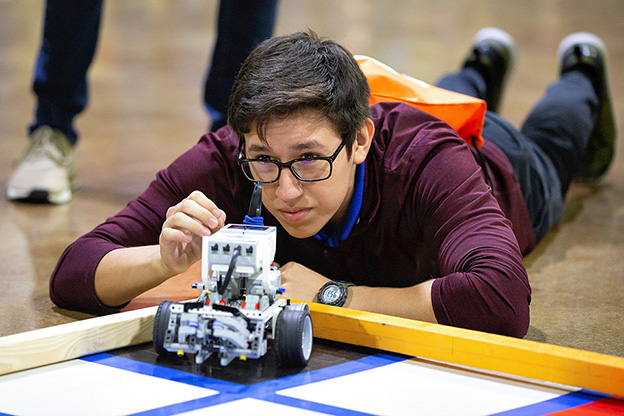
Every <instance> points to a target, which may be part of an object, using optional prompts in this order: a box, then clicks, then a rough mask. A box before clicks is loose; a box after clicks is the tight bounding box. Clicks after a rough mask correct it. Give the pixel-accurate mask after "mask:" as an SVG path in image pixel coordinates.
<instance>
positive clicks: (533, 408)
mask: <svg viewBox="0 0 624 416" xmlns="http://www.w3.org/2000/svg"><path fill="white" fill-rule="evenodd" d="M603 397H604V396H600V395H597V394H595V393H591V392H589V391H586V390H580V391H575V392H571V393H568V394H564V395H562V396H559V397H555V398H553V399H550V400H545V401H543V402H539V403H534V404H530V405H528V406H524V407H519V408H517V409H511V410H507V411H504V412H500V413H494V414H493V415H490V416H542V415H549V414H551V413H555V412H560V411H562V410H568V409H571V408H573V407H577V406H582V405H584V404H588V403H592V402H595V401H597V400H600V399H602V398H603Z"/></svg>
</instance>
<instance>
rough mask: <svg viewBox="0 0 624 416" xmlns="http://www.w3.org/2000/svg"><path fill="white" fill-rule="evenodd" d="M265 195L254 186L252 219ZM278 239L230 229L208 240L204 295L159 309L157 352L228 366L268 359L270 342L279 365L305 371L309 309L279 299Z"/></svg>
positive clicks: (262, 229)
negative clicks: (212, 360)
mask: <svg viewBox="0 0 624 416" xmlns="http://www.w3.org/2000/svg"><path fill="white" fill-rule="evenodd" d="M259 195H261V184H256V188H255V189H254V195H253V196H252V203H251V206H252V208H250V215H251V214H252V213H253V212H254V207H255V214H259V212H260V209H259V207H260V197H259ZM247 218H248V219H251V217H249V216H248V217H247ZM255 218H259V215H257V216H256V217H255ZM250 222H253V221H250ZM276 235H277V230H276V228H275V227H267V226H264V225H254V224H229V225H227V226H225V227H224V228H222V229H221V230H219V231H218V232H216V233H214V234H213V235H211V236H207V237H203V239H202V271H201V278H202V281H201V282H198V283H195V284H194V285H193V287H195V288H197V289H199V290H202V292H201V294H200V295H199V297H198V298H197V300H196V301H193V302H183V303H180V302H170V301H164V302H162V303H161V304H160V305H159V307H158V310H157V312H156V316H155V318H154V332H153V343H154V348H155V350H156V352H157V353H158V354H167V353H177V354H178V355H184V354H188V355H190V356H194V358H195V363H197V364H202V363H203V362H204V361H205V360H207V359H208V358H209V357H210V356H211V355H212V354H216V355H218V357H219V359H220V364H221V365H222V366H227V365H228V364H229V363H230V362H232V360H233V359H234V358H237V357H238V358H240V359H242V360H246V359H247V358H254V359H257V358H260V357H262V356H263V355H265V354H266V353H267V351H268V340H271V339H272V340H274V349H275V353H276V357H277V361H278V363H279V364H280V365H281V366H291V367H292V366H300V367H303V366H306V365H307V363H308V361H309V359H310V355H311V353H312V340H313V332H312V320H311V317H310V310H309V307H308V305H307V304H304V303H301V304H295V303H292V304H291V303H290V300H285V299H282V298H280V295H281V293H282V292H283V290H282V289H280V285H281V273H280V271H279V269H278V268H277V267H276V266H275V265H273V264H272V263H273V259H274V256H275V247H276Z"/></svg>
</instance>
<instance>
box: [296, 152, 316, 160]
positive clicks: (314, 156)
mask: <svg viewBox="0 0 624 416" xmlns="http://www.w3.org/2000/svg"><path fill="white" fill-rule="evenodd" d="M317 157H319V156H318V155H317V154H316V153H306V154H304V155H302V156H301V157H300V159H316V158H317Z"/></svg>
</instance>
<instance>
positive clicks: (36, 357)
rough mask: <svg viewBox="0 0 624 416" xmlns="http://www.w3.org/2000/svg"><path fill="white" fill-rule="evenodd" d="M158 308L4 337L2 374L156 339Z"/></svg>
mask: <svg viewBox="0 0 624 416" xmlns="http://www.w3.org/2000/svg"><path fill="white" fill-rule="evenodd" d="M155 314H156V307H155V306H154V307H150V308H144V309H138V310H135V311H129V312H122V313H117V314H114V315H108V316H102V317H97V318H91V319H85V320H83V321H77V322H71V323H68V324H63V325H58V326H53V327H50V328H43V329H37V330H34V331H29V332H23V333H20V334H15V335H8V336H5V337H2V338H0V374H8V373H12V372H15V371H21V370H26V369H29V368H34V367H39V366H42V365H47V364H53V363H57V362H61V361H66V360H70V359H73V358H78V357H83V356H85V355H89V354H94V353H98V352H103V351H108V350H112V349H115V348H122V347H127V346H129V345H136V344H141V343H144V342H149V341H151V340H152V328H153V326H154V315H155Z"/></svg>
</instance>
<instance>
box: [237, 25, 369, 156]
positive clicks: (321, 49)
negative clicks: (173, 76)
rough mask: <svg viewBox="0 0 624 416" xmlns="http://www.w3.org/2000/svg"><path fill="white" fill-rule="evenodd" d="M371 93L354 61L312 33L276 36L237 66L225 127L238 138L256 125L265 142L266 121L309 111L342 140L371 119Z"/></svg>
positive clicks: (334, 45) (261, 138) (350, 138)
mask: <svg viewBox="0 0 624 416" xmlns="http://www.w3.org/2000/svg"><path fill="white" fill-rule="evenodd" d="M369 96H370V88H369V86H368V82H367V81H366V77H365V76H364V74H363V73H362V71H361V70H360V67H359V66H358V64H357V62H356V61H355V59H354V58H353V56H352V55H351V54H350V53H349V52H348V51H347V50H346V49H345V48H344V47H343V46H341V45H339V44H338V43H336V42H334V41H332V40H329V39H324V38H320V37H319V36H318V35H317V34H316V33H314V32H312V31H308V32H297V33H293V34H291V35H287V36H279V37H274V38H272V39H268V40H266V41H264V42H263V43H261V44H260V45H258V46H257V47H256V48H255V49H254V50H253V51H252V52H251V54H250V55H249V57H248V58H247V60H246V61H245V63H244V64H243V66H242V67H241V69H240V71H239V73H238V76H237V77H236V82H235V83H234V87H233V89H232V94H231V96H230V103H229V107H228V123H229V124H230V126H231V127H232V128H233V129H234V131H235V132H236V133H237V134H238V135H239V136H241V137H242V136H243V134H245V133H249V132H250V131H251V128H252V127H253V126H254V125H255V128H256V131H257V134H258V136H259V137H260V140H262V141H266V136H265V130H266V125H267V123H268V122H270V121H271V120H274V119H283V118H287V117H288V116H290V115H292V114H294V113H296V112H298V111H302V110H306V109H313V110H316V111H318V113H319V116H320V117H324V118H326V119H328V120H329V121H330V122H331V123H332V124H333V126H334V127H335V129H336V132H337V133H338V134H339V135H340V136H341V137H348V139H347V143H346V145H347V149H348V151H350V150H351V145H352V144H353V141H354V139H355V134H352V133H354V132H355V131H356V130H357V129H358V128H360V127H361V126H362V124H363V123H364V122H365V121H366V119H367V118H370V117H371V112H370V108H369V105H368V100H369Z"/></svg>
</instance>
